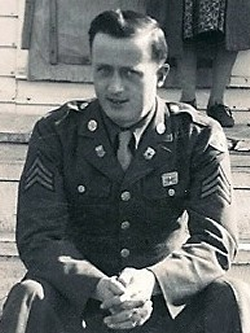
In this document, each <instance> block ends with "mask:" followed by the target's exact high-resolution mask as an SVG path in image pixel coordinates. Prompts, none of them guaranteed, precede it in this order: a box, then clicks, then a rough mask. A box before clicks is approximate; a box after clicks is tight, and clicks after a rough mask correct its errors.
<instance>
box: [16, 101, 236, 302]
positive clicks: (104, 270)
mask: <svg viewBox="0 0 250 333" xmlns="http://www.w3.org/2000/svg"><path fill="white" fill-rule="evenodd" d="M102 115H103V111H102V110H101V107H100V105H99V103H98V100H94V101H91V102H89V103H85V102H84V103H82V102H79V101H78V102H77V101H76V102H71V103H67V104H65V105H63V106H62V107H61V108H59V109H58V110H55V111H53V112H51V113H50V114H49V115H48V116H47V117H44V118H43V119H41V120H39V121H38V123H37V124H36V126H35V128H34V131H33V134H32V136H31V140H30V145H29V150H28V155H27V161H26V164H25V167H24V171H23V174H22V178H21V183H20V188H19V201H18V223H17V244H18V249H19V252H20V256H21V258H22V260H23V262H24V263H25V265H26V266H27V269H28V276H32V277H33V278H36V279H45V280H46V281H48V282H49V283H50V284H51V285H52V286H54V287H55V288H56V289H57V290H59V291H60V293H61V294H63V295H64V296H65V297H66V298H68V299H69V300H70V301H71V302H72V304H75V305H77V306H79V307H80V308H83V307H84V304H86V302H87V301H88V299H89V298H91V296H92V293H93V291H94V290H95V287H96V284H97V282H98V281H99V279H100V278H101V277H103V276H104V275H108V276H111V275H113V274H119V272H120V271H121V270H122V269H123V268H125V267H135V268H142V267H149V268H150V269H151V270H152V271H153V272H154V274H155V276H156V278H157V280H158V283H159V285H160V288H161V290H162V293H163V296H164V298H165V300H166V304H167V305H169V306H170V307H171V305H181V304H183V303H185V302H186V301H187V300H188V299H189V298H190V297H191V296H193V295H194V294H196V293H197V292H199V291H201V290H202V289H203V288H204V287H206V286H207V285H208V284H210V283H211V282H212V281H213V280H215V279H216V278H218V277H220V276H222V275H223V274H224V272H225V271H227V270H228V269H229V267H230V263H231V260H232V258H233V257H234V255H235V252H236V228H235V221H234V220H233V219H232V204H231V201H232V188H231V180H230V166H229V155H228V151H227V144H226V139H225V136H224V133H223V131H222V129H221V127H220V126H219V124H218V123H217V122H215V121H214V120H212V119H210V118H208V117H206V116H203V115H202V114H200V113H199V112H197V111H195V110H194V109H192V108H191V107H189V106H187V105H184V104H173V103H167V102H165V101H163V100H161V99H157V110H156V114H155V116H154V118H153V120H152V121H151V123H150V124H149V125H148V127H147V129H146V130H145V132H144V134H143V136H142V138H141V141H140V144H139V147H138V149H137V150H136V153H135V156H134V158H133V160H132V163H131V164H130V166H129V169H128V170H127V171H126V173H125V174H124V172H123V170H122V169H121V166H120V164H119V162H118V160H117V159H116V155H115V151H114V147H112V146H111V144H110V139H109V135H108V133H107V132H106V127H105V126H104V122H103V116H102Z"/></svg>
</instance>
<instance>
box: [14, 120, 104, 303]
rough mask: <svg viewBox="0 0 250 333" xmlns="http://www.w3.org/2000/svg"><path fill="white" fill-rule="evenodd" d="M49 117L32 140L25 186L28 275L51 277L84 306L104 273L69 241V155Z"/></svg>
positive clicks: (21, 243) (22, 217) (21, 214)
mask: <svg viewBox="0 0 250 333" xmlns="http://www.w3.org/2000/svg"><path fill="white" fill-rule="evenodd" d="M48 118H50V117H48ZM48 118H47V119H43V120H40V121H39V122H38V123H37V124H36V126H35V128H34V131H33V134H32V136H31V139H30V144H29V149H28V154H27V159H26V163H25V166H24V170H23V173H22V177H21V181H20V186H19V197H18V211H17V231H16V236H17V237H16V238H17V246H18V250H19V253H20V257H21V259H22V260H23V262H24V263H25V265H26V267H27V269H28V276H30V277H32V278H35V279H45V280H46V281H47V282H49V283H51V285H53V286H54V287H55V288H56V289H57V290H59V292H60V293H61V294H63V295H64V296H65V297H67V298H68V299H69V300H70V301H71V302H72V303H73V304H75V305H76V306H79V307H80V308H83V307H84V304H85V303H86V301H87V300H88V298H89V297H90V296H91V293H92V292H93V291H94V290H95V286H96V284H97V282H98V281H99V279H100V278H101V277H102V276H104V274H103V273H102V272H101V271H99V270H98V269H97V268H96V267H94V266H93V265H92V264H91V263H90V262H88V261H87V260H85V259H84V257H83V256H82V255H81V254H80V253H79V252H78V251H77V249H76V248H75V246H74V245H73V244H72V242H71V241H70V240H69V239H68V238H67V232H66V229H67V224H68V219H69V215H68V204H67V199H66V194H65V191H64V181H63V167H62V154H63V152H62V148H61V143H60V140H59V136H58V134H57V132H56V130H55V122H54V121H53V119H48Z"/></svg>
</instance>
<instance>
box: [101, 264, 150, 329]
mask: <svg viewBox="0 0 250 333" xmlns="http://www.w3.org/2000/svg"><path fill="white" fill-rule="evenodd" d="M155 282H156V281H155V276H154V274H153V273H152V272H151V271H149V270H147V269H145V268H144V269H135V268H125V269H124V270H123V271H122V272H121V274H120V275H119V276H112V277H103V278H102V279H101V280H100V281H99V282H98V284H97V287H96V291H95V298H97V299H98V300H100V301H101V302H102V303H101V309H103V310H108V311H109V312H110V315H109V316H107V317H105V318H104V323H105V324H106V325H107V326H108V327H109V328H112V329H131V328H133V327H136V326H142V325H143V324H144V323H145V322H146V321H147V320H148V319H149V318H150V316H151V314H152V311H153V303H152V301H151V297H152V294H153V289H154V286H155Z"/></svg>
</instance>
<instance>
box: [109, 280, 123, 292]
mask: <svg viewBox="0 0 250 333" xmlns="http://www.w3.org/2000/svg"><path fill="white" fill-rule="evenodd" d="M110 282H111V283H110V285H109V289H110V291H111V292H112V293H113V294H116V295H122V294H123V293H124V292H125V287H124V285H123V284H122V283H121V282H120V281H118V279H117V277H116V276H112V277H111V278H110Z"/></svg>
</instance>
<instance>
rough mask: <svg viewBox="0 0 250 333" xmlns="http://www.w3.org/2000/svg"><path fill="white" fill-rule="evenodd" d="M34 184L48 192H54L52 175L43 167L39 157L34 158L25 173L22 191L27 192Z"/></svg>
mask: <svg viewBox="0 0 250 333" xmlns="http://www.w3.org/2000/svg"><path fill="white" fill-rule="evenodd" d="M34 184H39V185H41V186H42V187H44V188H45V189H47V190H49V191H54V174H53V173H52V172H51V171H50V170H49V169H48V168H47V167H46V166H45V165H44V163H43V162H42V161H41V158H40V157H39V156H37V157H36V159H35V160H34V162H33V163H32V164H31V166H30V168H29V169H28V171H27V172H26V175H25V180H24V190H25V191H26V190H28V189H29V188H30V187H32V186H33V185H34Z"/></svg>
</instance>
